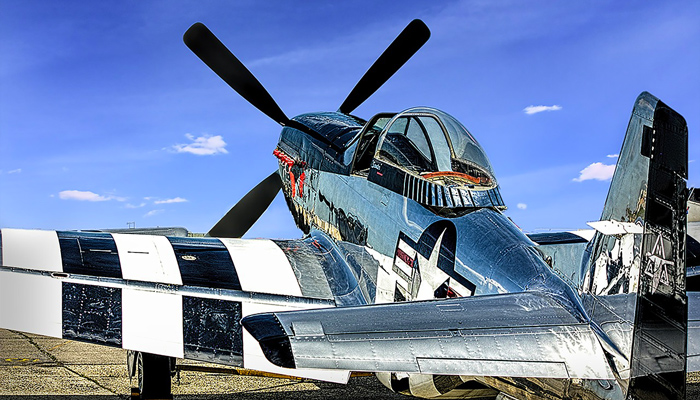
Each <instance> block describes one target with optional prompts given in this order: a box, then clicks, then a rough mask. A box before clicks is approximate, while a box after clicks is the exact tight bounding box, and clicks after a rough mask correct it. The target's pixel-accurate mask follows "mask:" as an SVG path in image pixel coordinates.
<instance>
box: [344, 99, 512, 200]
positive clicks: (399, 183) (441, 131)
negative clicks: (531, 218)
mask: <svg viewBox="0 0 700 400" xmlns="http://www.w3.org/2000/svg"><path fill="white" fill-rule="evenodd" d="M360 137H361V139H360V142H359V144H358V148H357V151H356V153H355V163H354V168H353V173H354V174H358V175H365V176H367V179H369V180H370V181H373V182H375V183H377V184H380V185H382V186H384V187H387V188H388V189H391V190H393V191H395V192H398V193H401V194H403V195H405V196H407V197H410V198H413V199H414V200H416V201H418V202H419V203H421V204H424V205H429V206H436V207H440V208H462V207H475V206H476V207H482V206H495V207H499V208H503V207H504V205H503V200H502V199H501V197H500V194H499V193H498V184H497V182H496V178H495V175H494V173H493V169H492V168H491V163H490V162H489V160H488V158H487V157H486V154H485V152H484V150H483V149H482V148H481V146H480V145H479V143H478V142H477V141H476V140H475V139H474V137H473V136H472V135H471V133H469V131H468V130H467V129H466V128H465V127H464V126H463V125H462V124H461V123H459V121H457V120H456V119H455V118H454V117H452V116H450V115H449V114H447V113H445V112H443V111H440V110H436V109H432V108H424V107H417V108H410V109H408V110H406V111H403V112H400V113H398V114H389V113H383V114H377V115H375V116H374V117H373V118H372V119H370V120H369V122H368V123H367V124H365V126H364V128H363V129H362V132H361V134H360Z"/></svg>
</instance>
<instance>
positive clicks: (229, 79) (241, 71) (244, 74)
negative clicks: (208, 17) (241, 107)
mask: <svg viewBox="0 0 700 400" xmlns="http://www.w3.org/2000/svg"><path fill="white" fill-rule="evenodd" d="M183 40H184V41H185V44H186V45H187V47H189V48H190V50H192V52H193V53H194V54H196V55H197V57H199V59H200V60H202V61H204V63H205V64H207V66H208V67H209V68H211V69H212V70H213V71H214V72H216V74H217V75H219V77H220V78H221V79H223V80H224V82H226V83H227V84H228V85H229V86H231V88H233V90H235V91H236V92H238V94H240V95H241V96H242V97H243V98H244V99H246V100H248V102H249V103H250V104H252V105H253V106H255V108H257V109H258V110H260V111H262V112H263V113H264V114H265V115H267V116H268V117H270V118H272V119H273V120H274V121H276V122H277V123H279V124H280V125H287V124H288V123H289V118H287V116H286V115H285V114H284V112H283V111H282V109H281V108H280V107H279V106H278V105H277V103H276V102H275V100H274V99H273V98H272V96H270V93H268V92H267V90H265V88H264V87H263V85H262V84H261V83H260V82H259V81H258V80H257V79H256V78H255V76H254V75H253V74H252V73H251V72H250V71H249V70H248V69H247V68H246V67H245V65H243V63H241V62H240V61H238V59H237V58H236V56H234V55H233V53H231V52H230V51H229V49H227V48H226V46H224V44H223V43H221V41H220V40H219V39H217V37H216V36H214V34H213V33H212V32H211V31H210V30H209V28H207V27H206V26H204V24H202V23H201V22H197V23H196V24H194V25H192V26H191V27H190V29H188V30H187V32H185V35H184V36H183Z"/></svg>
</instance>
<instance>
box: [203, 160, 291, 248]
mask: <svg viewBox="0 0 700 400" xmlns="http://www.w3.org/2000/svg"><path fill="white" fill-rule="evenodd" d="M280 189H282V180H281V179H280V176H279V174H278V173H277V171H275V172H273V173H272V174H270V176H268V177H267V178H265V180H263V181H262V182H260V183H258V185H257V186H255V187H254V188H253V190H251V191H250V192H248V193H246V195H245V196H243V198H242V199H241V200H240V201H239V202H238V203H236V205H235V206H233V207H232V208H231V209H230V210H229V211H228V212H227V213H226V215H224V217H223V218H221V220H219V222H217V223H216V225H214V227H213V228H211V229H210V230H209V232H208V233H207V235H208V236H212V237H220V238H239V237H242V236H243V235H244V234H245V233H246V232H248V229H250V227H251V226H253V224H254V223H255V222H256V221H257V220H258V219H259V218H260V216H261V215H262V214H263V213H264V212H265V210H267V208H268V207H269V206H270V204H271V203H272V200H274V199H275V196H277V193H278V192H279V191H280Z"/></svg>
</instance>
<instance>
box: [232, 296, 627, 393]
mask: <svg viewBox="0 0 700 400" xmlns="http://www.w3.org/2000/svg"><path fill="white" fill-rule="evenodd" d="M242 323H243V326H244V327H245V328H246V329H247V330H248V331H249V332H250V333H251V335H252V336H253V337H254V338H255V339H257V340H258V342H259V343H260V345H261V347H262V349H263V351H264V353H265V355H266V357H268V359H269V360H270V361H271V362H273V363H275V364H277V365H280V366H284V367H291V368H294V367H296V368H325V369H346V370H352V371H369V372H379V371H391V372H409V373H411V372H412V373H424V374H443V375H472V376H510V377H538V378H582V379H613V378H614V375H613V371H612V370H611V368H610V366H609V364H608V361H607V358H606V354H605V352H604V350H603V346H602V345H601V343H600V342H599V339H598V337H597V335H596V333H595V331H594V329H593V327H592V326H591V325H590V324H588V323H584V322H581V321H580V320H579V319H578V318H576V317H575V316H573V315H572V314H571V313H570V312H569V311H567V310H566V309H565V308H564V307H562V306H561V305H560V304H559V303H558V302H556V301H555V300H554V299H553V298H552V297H551V296H549V295H548V294H546V293H538V292H525V293H515V294H502V295H493V296H480V297H469V298H460V299H451V300H436V301H424V302H405V303H395V304H382V305H373V306H359V307H346V308H336V309H325V310H307V311H292V312H283V313H266V314H260V315H254V316H248V317H246V318H244V319H243V321H242Z"/></svg>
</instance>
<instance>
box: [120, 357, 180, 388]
mask: <svg viewBox="0 0 700 400" xmlns="http://www.w3.org/2000/svg"><path fill="white" fill-rule="evenodd" d="M127 366H128V368H129V376H130V377H136V382H137V384H138V385H137V387H136V388H133V389H131V398H132V399H133V400H146V399H152V400H156V399H163V400H165V399H172V398H173V395H172V393H171V377H172V375H173V372H174V371H175V368H174V367H175V359H174V358H171V357H167V356H160V355H156V354H150V353H143V352H140V351H129V352H128V353H127Z"/></svg>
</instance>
